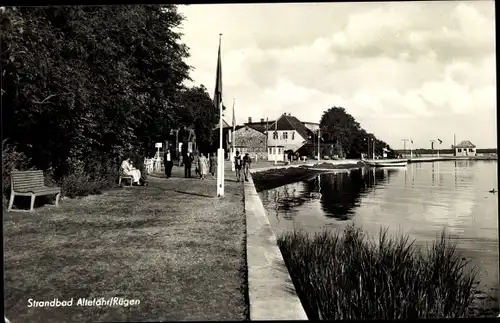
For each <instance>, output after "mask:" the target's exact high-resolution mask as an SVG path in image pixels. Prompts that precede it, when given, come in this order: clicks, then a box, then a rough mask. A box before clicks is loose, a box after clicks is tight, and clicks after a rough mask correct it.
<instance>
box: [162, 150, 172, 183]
mask: <svg viewBox="0 0 500 323" xmlns="http://www.w3.org/2000/svg"><path fill="white" fill-rule="evenodd" d="M163 163H164V164H165V176H166V177H167V178H170V177H171V176H172V167H174V162H173V154H172V145H170V146H169V147H168V148H167V149H166V150H165V153H164V154H163Z"/></svg>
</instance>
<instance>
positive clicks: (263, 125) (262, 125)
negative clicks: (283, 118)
mask: <svg viewBox="0 0 500 323" xmlns="http://www.w3.org/2000/svg"><path fill="white" fill-rule="evenodd" d="M272 123H274V121H267V122H266V121H264V122H245V123H244V125H245V126H249V127H250V128H253V129H255V130H257V131H260V132H263V133H264V132H266V130H267V126H268V125H270V124H272Z"/></svg>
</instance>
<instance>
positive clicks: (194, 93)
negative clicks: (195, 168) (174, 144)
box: [178, 84, 218, 154]
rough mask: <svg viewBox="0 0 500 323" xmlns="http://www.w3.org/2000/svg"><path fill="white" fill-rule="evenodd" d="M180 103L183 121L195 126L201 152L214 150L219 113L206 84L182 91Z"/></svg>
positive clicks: (179, 97)
mask: <svg viewBox="0 0 500 323" xmlns="http://www.w3.org/2000/svg"><path fill="white" fill-rule="evenodd" d="M178 104H179V106H180V113H179V115H180V117H181V121H182V123H183V124H184V125H191V124H192V125H193V126H194V131H195V134H196V143H197V147H198V149H199V150H200V152H202V153H204V154H207V153H210V152H212V150H213V146H214V141H215V140H214V139H216V135H215V133H214V132H215V131H214V125H215V124H216V123H217V120H218V114H217V111H216V110H215V109H214V104H213V101H212V99H211V98H210V95H209V94H208V92H207V89H206V88H205V86H204V85H203V84H202V85H200V86H195V87H192V88H187V89H184V90H182V91H180V92H179V95H178ZM181 111H182V112H181Z"/></svg>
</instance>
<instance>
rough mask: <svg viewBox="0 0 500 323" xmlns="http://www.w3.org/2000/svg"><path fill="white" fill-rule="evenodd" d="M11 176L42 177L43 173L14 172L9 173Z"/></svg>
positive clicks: (37, 171)
mask: <svg viewBox="0 0 500 323" xmlns="http://www.w3.org/2000/svg"><path fill="white" fill-rule="evenodd" d="M11 175H12V176H13V177H29V176H43V171H41V170H35V171H26V172H19V171H14V172H12V173H11Z"/></svg>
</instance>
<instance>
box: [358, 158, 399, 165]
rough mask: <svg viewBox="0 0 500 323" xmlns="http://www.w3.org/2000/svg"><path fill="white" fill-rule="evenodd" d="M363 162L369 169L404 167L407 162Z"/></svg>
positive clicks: (381, 160) (386, 160)
mask: <svg viewBox="0 0 500 323" xmlns="http://www.w3.org/2000/svg"><path fill="white" fill-rule="evenodd" d="M363 162H364V163H365V164H366V165H368V166H371V167H406V165H407V164H408V161H407V160H406V159H403V160H400V159H392V160H391V159H380V160H377V159H372V160H366V159H365V160H363Z"/></svg>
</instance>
